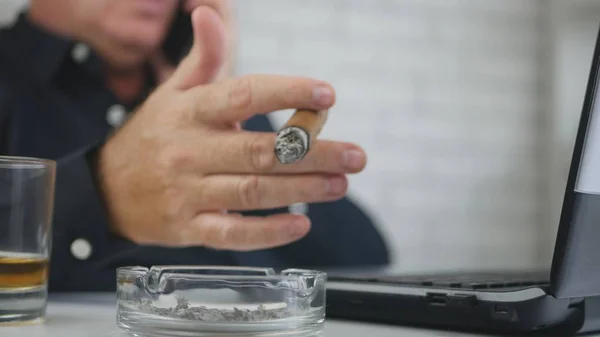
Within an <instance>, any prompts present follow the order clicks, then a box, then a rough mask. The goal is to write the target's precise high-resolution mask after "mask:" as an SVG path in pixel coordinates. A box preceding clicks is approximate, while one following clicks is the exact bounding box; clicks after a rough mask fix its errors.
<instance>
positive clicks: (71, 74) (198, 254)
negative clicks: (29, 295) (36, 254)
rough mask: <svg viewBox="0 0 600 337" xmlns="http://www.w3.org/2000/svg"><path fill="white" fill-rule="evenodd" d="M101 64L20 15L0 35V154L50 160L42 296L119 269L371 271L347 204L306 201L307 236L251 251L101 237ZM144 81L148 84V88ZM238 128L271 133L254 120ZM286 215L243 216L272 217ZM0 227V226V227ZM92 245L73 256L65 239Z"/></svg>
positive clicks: (116, 110) (107, 103) (108, 115)
mask: <svg viewBox="0 0 600 337" xmlns="http://www.w3.org/2000/svg"><path fill="white" fill-rule="evenodd" d="M103 80H104V78H103V76H102V66H101V61H100V60H99V59H98V58H97V56H96V55H95V54H94V52H93V51H91V50H89V49H86V47H85V45H82V44H80V43H77V41H69V40H67V39H63V38H61V37H58V36H54V35H51V34H49V33H48V32H45V31H43V30H41V29H39V28H38V27H37V26H34V25H32V24H31V23H30V22H28V21H27V19H26V17H25V16H23V15H22V16H21V17H20V18H19V20H17V22H16V23H15V24H14V25H13V26H11V27H9V28H7V29H5V30H3V31H0V154H1V155H14V156H30V157H40V158H48V159H54V160H56V161H57V163H58V168H57V180H56V200H55V209H54V219H53V243H52V257H51V268H50V290H51V291H65V290H67V291H76V290H77V291H81V290H87V291H94V290H113V289H114V287H115V268H117V267H119V266H123V265H142V266H151V265H159V264H194V265H199V264H206V265H242V266H268V267H273V268H276V269H280V268H289V267H294V268H329V267H361V266H381V265H385V264H387V263H388V251H387V248H386V246H385V244H384V241H383V240H382V238H381V236H380V234H379V233H378V231H377V230H376V229H375V227H374V225H373V223H372V222H371V220H370V219H369V218H368V217H367V215H366V214H365V213H364V212H363V211H361V210H360V209H359V208H358V207H357V206H356V205H355V204H354V203H353V202H351V201H350V200H349V199H348V198H344V199H342V200H339V201H336V202H330V203H316V204H310V205H309V207H308V216H309V217H310V218H311V221H312V223H313V226H312V230H311V232H310V233H309V234H308V235H307V236H306V237H305V238H303V239H301V240H300V241H298V242H296V243H293V244H290V245H287V246H284V247H280V248H275V249H268V250H263V251H255V252H244V253H240V252H230V251H216V250H209V249H206V248H203V247H190V248H165V247H154V246H140V245H137V244H135V243H133V242H130V241H128V240H125V239H123V238H120V237H117V236H115V235H113V234H111V233H110V232H109V230H108V226H107V219H106V214H105V210H104V208H103V203H102V200H101V199H100V198H99V195H98V191H97V189H96V185H95V182H94V179H93V177H94V175H93V171H92V169H93V165H91V162H90V159H91V158H93V154H94V151H95V149H97V148H98V147H99V146H101V145H102V143H103V142H104V140H105V139H106V137H107V136H108V135H109V133H110V132H111V131H112V130H113V129H114V127H115V123H118V122H119V120H120V119H122V118H121V117H123V116H122V114H121V113H122V112H123V111H131V110H132V108H133V106H134V105H137V104H138V103H139V102H141V101H142V100H143V98H144V95H142V96H141V97H140V99H139V100H137V101H136V102H130V104H126V103H125V102H120V101H119V100H118V99H117V98H116V97H115V95H114V94H113V93H112V92H111V91H110V90H109V89H107V87H106V86H105V84H104V82H103ZM152 86H153V84H152V83H149V84H148V91H149V90H151V88H152ZM245 128H246V129H247V130H255V131H272V130H273V129H272V127H271V125H270V124H269V122H268V120H267V118H266V117H264V116H256V117H254V118H252V119H250V120H249V121H248V122H247V123H246V124H245ZM287 211H288V209H287V208H285V209H275V210H269V211H256V212H248V214H261V215H266V214H272V213H278V212H287ZM0 226H2V224H0ZM78 239H83V240H85V241H86V242H88V243H89V244H90V246H91V248H92V251H91V254H90V255H89V256H86V257H85V258H81V256H78V255H77V254H74V253H73V252H72V251H71V247H72V243H73V242H74V241H75V240H78Z"/></svg>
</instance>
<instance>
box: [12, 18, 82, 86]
mask: <svg viewBox="0 0 600 337" xmlns="http://www.w3.org/2000/svg"><path fill="white" fill-rule="evenodd" d="M4 38H6V39H8V40H9V41H7V42H8V43H7V45H9V46H10V47H11V48H10V49H9V50H7V51H5V53H6V54H8V55H10V57H11V58H12V59H13V62H14V63H15V64H17V65H18V66H20V67H22V70H23V71H25V72H27V74H28V75H30V76H32V77H34V78H36V79H37V80H39V81H42V82H47V81H49V80H51V79H52V78H53V76H54V75H56V74H57V72H58V70H59V69H60V67H61V66H62V64H63V62H64V61H65V58H66V56H67V55H68V54H69V51H70V50H71V48H72V46H73V44H74V43H73V42H72V41H70V40H68V39H65V38H63V37H60V36H58V35H54V34H51V33H49V32H47V31H45V30H43V29H42V28H40V27H38V26H36V25H35V24H33V23H32V22H30V21H29V19H28V18H27V16H26V14H25V13H21V14H20V15H19V17H18V19H17V20H16V21H15V23H14V24H13V26H12V27H11V28H10V29H9V30H8V32H7V33H6V34H4V36H2V37H0V46H1V45H2V39H4Z"/></svg>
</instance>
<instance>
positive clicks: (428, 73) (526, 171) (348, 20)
mask: <svg viewBox="0 0 600 337" xmlns="http://www.w3.org/2000/svg"><path fill="white" fill-rule="evenodd" d="M235 5H236V8H237V16H238V21H239V24H238V28H239V31H240V37H239V38H240V47H239V50H238V51H239V58H238V70H239V73H255V72H273V73H285V74H299V75H307V76H314V77H318V78H321V79H325V80H328V81H331V82H332V83H333V84H334V85H335V86H336V88H337V89H338V104H337V106H336V108H335V109H334V110H333V111H332V114H331V119H330V120H329V122H328V125H327V126H326V128H325V130H324V132H323V137H324V138H336V139H343V140H351V141H355V142H357V143H359V144H362V145H363V146H364V147H365V148H366V149H367V151H368V153H369V156H370V163H369V166H368V168H367V169H366V171H365V172H364V173H362V174H360V175H357V176H353V177H352V180H351V185H352V194H353V195H354V196H355V197H357V198H359V200H360V201H361V203H364V204H365V205H366V206H367V207H368V208H369V210H370V211H371V212H373V213H375V214H376V215H377V218H378V220H380V225H381V228H382V229H383V230H384V231H385V232H386V233H387V234H389V237H390V241H391V242H392V243H393V245H394V248H395V256H396V259H397V262H398V263H399V265H400V266H401V267H403V268H404V269H405V270H420V269H431V268H476V267H514V268H520V267H530V266H537V265H538V264H539V262H540V261H539V260H538V256H537V254H536V253H537V251H538V249H539V244H540V242H539V240H538V234H539V233H538V230H539V225H540V224H539V213H540V212H542V211H543V210H542V209H540V203H539V202H538V199H537V198H536V196H537V193H538V188H539V184H540V175H539V174H538V171H539V169H540V167H541V165H540V162H539V160H538V156H536V150H537V147H538V140H539V134H538V132H539V131H538V127H537V121H538V118H539V115H540V108H539V104H538V101H539V96H538V95H539V94H538V91H539V83H540V82H541V81H544V77H542V75H543V74H542V73H541V72H540V69H539V66H538V57H539V55H540V52H541V48H542V42H540V41H543V40H542V39H541V38H540V34H541V33H540V30H539V29H538V23H539V20H540V15H539V13H538V3H537V2H536V1H501V0H479V1H472V0H453V1H448V0H438V1H433V0H426V1H424V0H387V1H348V0H328V1H319V0H302V1H300V0H288V1H274V0H252V1H236V2H235ZM289 114H290V112H289V111H286V112H281V113H275V114H274V115H273V119H274V120H275V121H276V123H277V124H281V123H282V122H283V120H284V119H285V118H286V117H287V116H289ZM488 259H489V261H491V263H492V264H493V265H488V264H486V260H488Z"/></svg>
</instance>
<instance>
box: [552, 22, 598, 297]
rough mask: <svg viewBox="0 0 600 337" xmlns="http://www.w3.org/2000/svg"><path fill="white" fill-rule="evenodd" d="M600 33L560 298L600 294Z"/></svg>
mask: <svg viewBox="0 0 600 337" xmlns="http://www.w3.org/2000/svg"><path fill="white" fill-rule="evenodd" d="M599 68H600V31H599V33H598V35H597V38H596V46H595V51H594V56H593V58H592V64H591V67H590V75H589V79H588V84H587V88H586V93H585V99H584V102H583V109H582V112H581V118H580V122H579V127H578V131H577V138H576V140H575V148H574V150H573V157H572V161H571V168H570V171H569V177H568V180H567V186H566V191H565V196H564V203H563V208H562V213H561V219H560V224H559V230H558V235H557V238H556V246H555V250H554V258H553V261H552V271H551V292H552V293H553V295H554V296H556V297H560V298H563V297H585V296H595V295H600V244H599V243H600V100H598V98H599V97H600V96H599V94H600V93H599V89H600V88H599V86H598V75H599V72H598V70H599Z"/></svg>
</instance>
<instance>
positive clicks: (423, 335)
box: [0, 294, 480, 337]
mask: <svg viewBox="0 0 600 337" xmlns="http://www.w3.org/2000/svg"><path fill="white" fill-rule="evenodd" d="M115 307H116V300H115V296H114V294H72V295H71V294H69V295H58V296H51V297H50V301H49V303H48V312H47V317H46V321H45V322H44V323H40V324H34V325H23V326H0V336H2V337H17V336H19V337H70V336H78V337H79V336H82V337H83V336H85V337H101V336H102V337H104V336H111V337H127V336H130V335H128V334H126V333H124V332H123V331H122V330H121V329H119V328H118V327H117V326H116V321H115V319H116V318H115V316H116V310H115ZM323 336H324V337H338V336H339V337H342V336H343V337H358V336H360V337H392V336H393V337H433V336H435V337H477V336H480V335H473V334H463V333H453V332H444V331H440V330H423V329H412V328H404V327H392V326H385V325H376V324H365V323H354V322H342V321H336V320H332V319H328V320H327V321H326V325H325V331H324V333H323Z"/></svg>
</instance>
